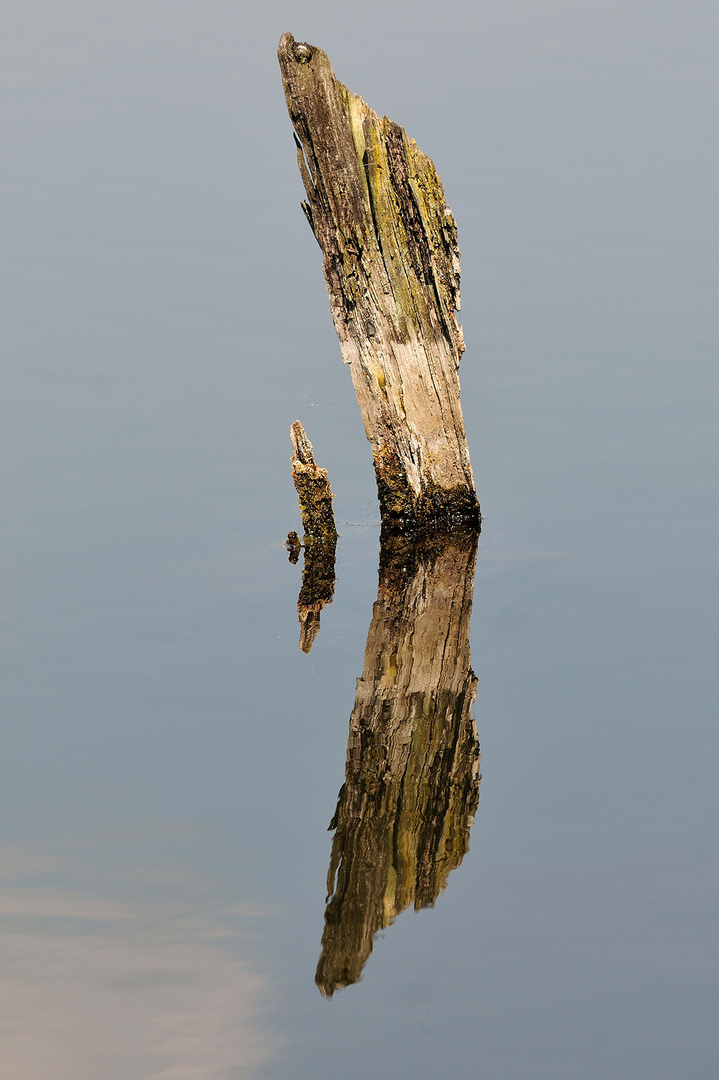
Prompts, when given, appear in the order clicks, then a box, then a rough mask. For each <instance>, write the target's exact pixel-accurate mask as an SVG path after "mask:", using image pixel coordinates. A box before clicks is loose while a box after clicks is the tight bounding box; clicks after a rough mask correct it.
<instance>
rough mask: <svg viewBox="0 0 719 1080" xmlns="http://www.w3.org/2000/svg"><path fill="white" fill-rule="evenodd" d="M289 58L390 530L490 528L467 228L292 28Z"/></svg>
mask: <svg viewBox="0 0 719 1080" xmlns="http://www.w3.org/2000/svg"><path fill="white" fill-rule="evenodd" d="M278 55H279V61H280V67H281V69H282V80H283V84H284V89H285V97H286V101H287V107H288V110H289V114H290V118H291V120H292V123H293V125H294V129H295V132H296V136H295V142H296V143H297V160H298V164H299V167H300V172H301V174H302V180H303V182H304V186H305V190H306V192H307V201H306V202H304V203H302V209H303V211H304V213H305V216H306V217H307V220H308V221H309V223H310V227H311V228H312V231H313V233H314V235H315V237H316V239H317V241H318V243H319V245H320V248H321V249H322V254H323V261H324V273H325V280H326V283H327V290H328V292H329V297H330V307H331V310H332V317H333V320H334V324H335V329H336V331H337V335H338V337H339V340H340V346H341V349H342V356H343V359H344V362H345V363H346V364H348V365H349V367H350V371H351V374H352V381H353V383H354V388H355V391H356V394H357V401H358V403H359V407H360V412H361V414H362V420H363V423H364V427H365V432H366V434H367V438H368V440H369V442H370V444H371V446H372V454H373V459H374V468H375V475H376V478H377V490H378V494H379V501H380V511H381V515H382V523H383V525H384V526H385V528H390V529H396V530H399V531H405V532H413V531H417V530H419V529H424V528H425V527H426V526H430V527H432V528H439V529H450V530H451V529H454V528H456V527H458V526H465V527H466V526H468V525H469V526H470V527H475V528H476V527H478V525H479V503H478V502H477V495H476V492H475V487H474V478H473V475H472V466H471V464H470V460H469V450H468V447H467V439H466V435H465V430H464V421H463V419H462V410H461V407H460V403H459V376H458V369H459V361H460V357H461V355H462V353H463V351H464V339H463V335H462V329H461V327H460V326H459V324H458V322H457V316H456V312H457V310H458V309H459V247H458V245H457V227H456V225H455V221H454V218H453V216H452V213H451V211H450V209H449V207H448V206H447V204H446V201H445V197H444V189H443V187H442V182H441V180H440V178H439V176H438V175H437V172H436V170H435V168H434V165H433V164H432V162H431V161H430V159H429V158H428V157H427V156H426V155H425V154H423V153H422V152H421V151H420V150H419V148H418V147H417V144H416V143H415V142H414V140H410V139H408V138H407V135H406V134H405V132H404V131H403V129H402V128H401V127H399V126H398V125H397V124H395V123H393V122H392V121H391V120H389V119H387V117H385V118H384V119H382V118H380V117H379V116H378V115H377V113H375V112H374V111H373V110H372V109H371V108H370V107H369V106H368V105H366V104H365V102H364V101H363V100H362V98H361V97H358V96H357V95H356V94H352V93H350V91H349V90H347V88H346V87H345V86H343V85H342V83H340V82H338V81H337V79H336V78H335V76H334V73H333V71H332V67H331V65H330V62H329V59H328V58H327V56H326V54H325V53H324V52H323V51H322V50H321V49H319V48H317V47H316V46H314V45H308V44H307V43H305V42H296V41H295V39H294V38H293V36H292V34H289V33H288V34H283V36H282V39H281V40H280V44H279V50H278Z"/></svg>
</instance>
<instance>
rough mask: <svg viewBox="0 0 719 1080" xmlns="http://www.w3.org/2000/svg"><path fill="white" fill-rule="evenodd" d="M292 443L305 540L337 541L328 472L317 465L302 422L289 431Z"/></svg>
mask: <svg viewBox="0 0 719 1080" xmlns="http://www.w3.org/2000/svg"><path fill="white" fill-rule="evenodd" d="M290 439H291V440H292V459H291V460H292V479H293V481H294V485H295V488H296V490H297V496H298V498H299V500H300V511H301V513H302V528H303V529H304V531H305V535H306V536H312V537H315V538H318V539H324V540H336V539H337V529H336V528H335V516H334V513H333V510H332V490H331V488H330V481H329V477H328V475H327V469H320V468H318V466H317V465H316V464H315V458H314V454H313V452H312V443H311V442H310V440H309V439H308V438H307V434H306V432H305V429H304V428H303V427H302V424H301V423H300V422H299V420H295V422H294V424H293V425H292V427H291V428H290Z"/></svg>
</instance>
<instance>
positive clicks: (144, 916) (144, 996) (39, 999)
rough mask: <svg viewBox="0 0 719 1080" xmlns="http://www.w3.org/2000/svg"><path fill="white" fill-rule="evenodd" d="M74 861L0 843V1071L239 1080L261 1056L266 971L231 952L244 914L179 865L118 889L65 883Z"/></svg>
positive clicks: (105, 1079) (15, 1077)
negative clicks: (164, 876)
mask: <svg viewBox="0 0 719 1080" xmlns="http://www.w3.org/2000/svg"><path fill="white" fill-rule="evenodd" d="M74 870H76V871H77V873H78V877H81V875H82V873H83V872H84V873H86V870H85V871H83V870H82V869H81V868H80V866H79V863H78V865H75V863H74V862H73V860H72V859H71V858H70V859H60V858H58V857H57V856H52V857H51V856H48V855H46V854H44V853H42V852H37V851H33V850H31V849H30V848H29V847H17V848H10V847H6V848H3V849H0V1080H99V1078H100V1077H101V1078H102V1080H128V1078H132V1080H240V1078H244V1077H248V1076H250V1075H253V1074H255V1072H256V1070H257V1069H261V1068H262V1066H264V1065H266V1063H267V1062H268V1061H269V1060H270V1059H271V1058H272V1057H274V1051H275V1049H276V1044H275V1043H274V1042H273V1041H272V1040H271V1038H270V1033H269V1030H268V1026H267V1024H266V1021H265V1018H264V1015H263V1012H264V1009H265V1007H266V1001H267V997H268V984H267V980H266V978H265V977H264V976H263V975H262V974H260V973H259V972H258V971H257V970H256V969H255V968H254V967H253V966H252V965H251V964H250V963H249V962H248V961H247V960H245V959H244V958H243V957H242V955H241V948H240V942H241V937H242V931H243V930H244V928H245V926H246V924H247V922H248V920H249V919H250V918H251V917H252V914H253V913H252V912H249V911H248V912H245V911H242V910H241V909H233V910H230V911H228V910H227V909H223V908H221V907H220V906H213V903H212V901H210V900H208V896H207V888H206V886H204V885H203V883H200V882H197V881H193V880H192V879H191V878H190V877H189V875H188V876H187V877H185V878H184V881H183V884H182V887H181V888H173V889H172V893H173V896H171V897H168V895H167V892H168V890H166V889H165V890H164V895H158V894H157V890H156V889H155V890H152V889H151V890H149V898H148V895H147V894H143V896H142V898H140V899H137V898H134V897H130V898H128V897H127V895H126V891H125V892H124V893H122V892H121V896H122V898H121V899H117V898H116V897H117V890H113V889H112V887H111V885H108V881H107V880H103V881H101V882H100V883H99V884H100V887H99V888H94V887H92V883H91V886H90V887H89V888H80V889H73V888H68V887H67V886H66V882H67V881H68V880H71V879H72V877H73V871H74ZM150 874H151V868H150ZM138 876H140V877H142V874H140V875H138ZM130 877H131V875H130ZM53 878H55V880H54V881H53V880H52V879H53ZM134 891H135V892H136V893H139V892H140V890H138V889H135V890H134ZM113 892H114V895H113ZM153 893H154V894H153Z"/></svg>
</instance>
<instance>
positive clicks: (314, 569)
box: [297, 537, 337, 653]
mask: <svg viewBox="0 0 719 1080" xmlns="http://www.w3.org/2000/svg"><path fill="white" fill-rule="evenodd" d="M336 545H337V540H336V538H334V539H333V538H329V539H327V540H314V539H312V538H311V537H307V538H306V540H305V565H304V567H303V569H302V588H301V589H300V595H299V598H298V600H297V612H298V614H299V619H300V628H301V629H300V648H301V649H302V652H303V653H308V652H309V651H310V649H311V648H312V646H313V644H314V640H315V638H316V637H317V635H318V634H319V632H320V612H321V611H322V608H323V607H326V606H327V604H331V603H332V598H333V596H334V593H335V547H336Z"/></svg>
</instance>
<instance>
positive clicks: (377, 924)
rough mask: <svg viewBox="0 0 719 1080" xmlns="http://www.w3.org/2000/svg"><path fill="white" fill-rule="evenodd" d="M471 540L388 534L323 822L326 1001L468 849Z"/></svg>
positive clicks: (321, 982) (474, 774)
mask: <svg viewBox="0 0 719 1080" xmlns="http://www.w3.org/2000/svg"><path fill="white" fill-rule="evenodd" d="M476 551H477V535H476V533H471V534H469V535H456V536H454V537H452V538H451V540H450V541H449V542H445V543H439V542H437V543H436V544H435V545H434V546H433V547H430V548H427V547H420V546H418V545H416V544H415V545H412V544H409V543H406V542H404V541H403V540H401V539H397V538H390V540H389V541H388V542H385V543H384V544H383V547H382V553H381V556H380V583H379V592H378V596H377V602H376V604H375V606H374V612H373V617H372V623H371V625H370V628H369V633H368V635H367V647H366V650H365V659H364V672H363V675H362V678H361V679H358V680H357V695H356V699H355V707H354V709H353V711H352V716H351V718H350V733H349V742H348V746H347V766H346V777H345V783H344V786H343V787H342V790H341V791H340V796H339V801H338V804H337V810H336V812H335V816H334V819H333V821H332V825H331V828H334V829H335V830H336V831H335V835H334V839H333V843H332V859H331V864H330V870H329V876H328V892H329V894H330V899H329V903H328V905H327V911H326V913H325V930H324V934H323V936H322V955H321V957H320V961H319V964H318V967H317V975H316V982H317V984H318V986H319V988H320V990H321V992H322V993H323V994H325V995H326V996H331V995H332V993H333V992H334V991H335V990H336V989H339V988H340V987H343V986H347V985H349V984H350V983H354V982H357V980H358V979H359V977H360V975H361V973H362V968H363V967H364V964H365V962H366V961H367V958H368V956H369V954H370V952H371V951H372V942H373V938H374V935H375V933H376V932H377V930H379V929H380V928H381V927H385V926H387V925H389V924H390V923H391V922H393V921H394V919H395V918H396V916H397V915H398V914H399V913H400V912H401V911H403V910H404V909H405V908H406V907H408V906H409V905H410V904H414V906H415V908H422V907H427V906H429V905H432V904H434V902H435V900H436V899H437V896H438V895H439V892H440V890H441V889H443V888H444V886H445V885H446V883H447V877H448V875H449V873H450V871H451V870H453V869H454V868H455V867H457V866H459V864H460V863H461V861H462V858H463V856H464V854H465V852H466V851H467V848H468V846H469V830H470V827H471V825H472V822H473V820H474V813H475V811H476V809H477V803H478V799H479V775H478V774H479V760H480V756H479V744H478V742H477V733H476V728H475V724H474V721H473V720H472V719H471V717H470V711H471V707H472V703H473V701H474V698H475V693H476V687H477V680H476V678H475V676H474V673H473V672H472V669H471V667H470V654H469V624H470V614H471V607H472V589H473V584H474V567H475V559H476Z"/></svg>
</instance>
